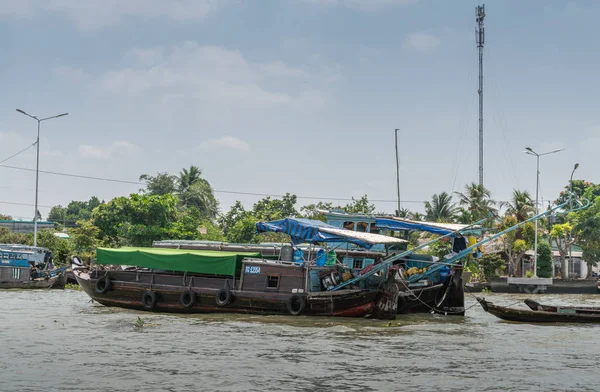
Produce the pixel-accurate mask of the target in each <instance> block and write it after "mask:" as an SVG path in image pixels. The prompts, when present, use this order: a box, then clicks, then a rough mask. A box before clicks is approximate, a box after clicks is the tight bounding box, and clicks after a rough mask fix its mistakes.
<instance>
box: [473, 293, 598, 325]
mask: <svg viewBox="0 0 600 392" xmlns="http://www.w3.org/2000/svg"><path fill="white" fill-rule="evenodd" d="M477 301H478V302H479V304H480V305H481V307H482V308H483V310H485V311H486V312H488V313H491V314H493V315H494V316H496V317H498V318H501V319H503V320H507V321H518V322H527V323H600V314H598V313H596V314H594V313H588V314H582V313H577V312H575V311H574V309H573V311H572V312H571V311H563V312H547V311H543V310H537V311H534V310H528V309H512V308H508V307H505V306H498V305H494V304H493V303H491V302H489V301H486V300H485V299H484V298H477Z"/></svg>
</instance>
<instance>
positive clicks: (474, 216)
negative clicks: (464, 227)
mask: <svg viewBox="0 0 600 392" xmlns="http://www.w3.org/2000/svg"><path fill="white" fill-rule="evenodd" d="M454 193H456V194H457V195H458V197H459V199H460V200H459V204H460V205H461V206H462V207H463V208H462V209H461V211H462V213H463V214H465V215H466V214H468V218H469V220H470V221H471V222H473V221H478V220H481V219H484V218H485V217H487V216H488V215H489V214H490V213H491V214H492V216H496V215H497V214H498V210H497V209H496V202H495V201H493V200H492V199H491V196H492V195H491V193H490V191H489V190H488V189H486V188H485V187H484V186H483V185H479V184H476V183H474V182H473V183H471V184H467V185H465V193H461V192H454ZM463 218H464V217H463ZM461 220H463V221H464V219H461Z"/></svg>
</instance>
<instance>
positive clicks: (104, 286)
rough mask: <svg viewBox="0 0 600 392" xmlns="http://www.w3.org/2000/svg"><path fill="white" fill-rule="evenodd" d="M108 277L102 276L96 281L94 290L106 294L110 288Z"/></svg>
mask: <svg viewBox="0 0 600 392" xmlns="http://www.w3.org/2000/svg"><path fill="white" fill-rule="evenodd" d="M110 284H111V283H110V278H109V277H108V276H103V277H101V278H100V279H98V280H97V281H96V292H97V293H98V294H106V293H107V292H108V290H110Z"/></svg>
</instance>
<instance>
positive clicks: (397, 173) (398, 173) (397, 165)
mask: <svg viewBox="0 0 600 392" xmlns="http://www.w3.org/2000/svg"><path fill="white" fill-rule="evenodd" d="M399 130H400V129H398V128H396V129H395V130H394V134H395V141H396V143H395V145H396V190H397V192H398V213H397V215H398V216H400V163H399V160H398V131H399Z"/></svg>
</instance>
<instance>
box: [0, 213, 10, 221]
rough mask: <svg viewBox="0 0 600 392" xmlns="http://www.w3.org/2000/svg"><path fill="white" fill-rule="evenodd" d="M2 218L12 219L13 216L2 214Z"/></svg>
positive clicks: (0, 215) (0, 216)
mask: <svg viewBox="0 0 600 392" xmlns="http://www.w3.org/2000/svg"><path fill="white" fill-rule="evenodd" d="M0 220H12V216H10V215H3V214H0Z"/></svg>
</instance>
